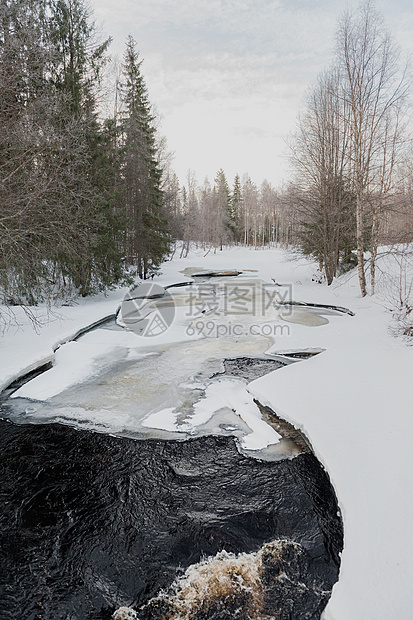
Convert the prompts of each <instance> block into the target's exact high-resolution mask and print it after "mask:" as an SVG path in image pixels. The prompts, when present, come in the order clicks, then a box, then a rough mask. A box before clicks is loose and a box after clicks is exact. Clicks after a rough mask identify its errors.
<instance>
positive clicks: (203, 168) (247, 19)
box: [92, 0, 413, 187]
mask: <svg viewBox="0 0 413 620" xmlns="http://www.w3.org/2000/svg"><path fill="white" fill-rule="evenodd" d="M375 4H376V7H377V8H378V9H379V10H380V11H381V12H382V13H383V14H384V17H385V21H386V24H387V26H388V28H389V30H390V31H391V32H392V34H393V35H394V37H395V39H396V40H397V42H398V43H399V44H400V45H401V47H402V48H403V50H404V51H406V52H409V51H411V50H412V48H413V38H412V35H413V3H412V2H411V0H387V1H386V0H377V2H376V3H375ZM357 5H358V3H357V2H347V1H345V0H118V1H117V2H114V0H94V2H93V4H92V6H93V7H94V16H95V20H96V23H97V24H98V25H99V26H101V27H102V29H103V31H104V33H105V34H106V35H110V36H111V37H112V38H113V43H112V45H111V53H112V54H113V55H116V54H118V55H119V56H120V57H121V56H122V54H123V50H124V45H125V40H126V37H127V36H128V35H129V34H131V35H132V36H133V37H134V38H135V39H136V41H137V44H138V49H139V51H140V57H141V58H142V59H143V60H144V62H143V65H142V72H143V75H144V78H145V81H146V84H147V86H148V91H149V97H150V100H151V102H152V103H153V104H155V105H156V108H157V111H158V114H159V115H160V117H161V131H162V133H163V134H164V135H165V136H166V139H167V142H168V147H169V150H170V151H173V152H174V156H175V157H174V162H173V168H174V169H175V171H176V172H177V174H178V176H179V177H180V179H181V182H183V181H184V180H185V178H186V174H187V171H188V169H191V170H193V171H194V172H195V174H196V176H197V179H198V181H199V182H201V183H202V182H203V180H204V178H205V177H206V176H208V177H209V179H210V181H213V179H214V177H215V174H216V172H217V171H218V170H219V169H220V168H222V169H223V170H224V171H225V172H226V174H227V178H228V181H229V182H230V184H231V185H232V182H233V178H234V176H235V174H236V173H237V172H238V173H239V174H240V175H242V174H244V173H249V175H250V176H251V178H252V179H253V181H255V182H256V183H258V184H260V183H261V182H262V181H263V180H264V179H267V180H268V181H270V183H272V184H273V185H274V186H276V187H277V186H279V185H280V184H281V183H282V181H283V180H286V179H287V178H288V163H287V162H286V161H285V152H286V146H285V139H286V137H287V135H288V132H290V131H291V130H293V128H294V125H295V121H296V118H297V115H298V113H299V111H300V109H303V106H304V104H305V93H306V90H308V88H309V87H310V86H311V85H312V84H314V82H315V80H316V78H317V75H318V73H319V72H320V71H321V70H322V69H323V68H325V67H327V66H328V65H329V63H330V61H331V58H332V54H333V49H334V34H335V30H336V26H337V20H338V19H339V17H340V16H341V15H342V13H343V11H344V10H345V9H346V7H348V6H350V7H354V6H357Z"/></svg>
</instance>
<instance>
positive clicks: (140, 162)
mask: <svg viewBox="0 0 413 620" xmlns="http://www.w3.org/2000/svg"><path fill="white" fill-rule="evenodd" d="M141 65H142V61H141V60H139V53H138V52H137V50H136V42H135V41H134V39H133V38H132V37H131V36H129V37H128V39H127V43H126V52H125V57H124V70H123V75H124V80H125V81H124V82H123V83H122V84H121V86H120V91H121V99H122V103H123V111H122V114H121V135H122V164H121V176H122V186H123V192H124V198H123V199H124V204H125V210H126V215H127V230H126V232H125V240H124V244H125V247H124V249H125V255H126V260H127V263H128V264H129V265H134V266H136V268H137V273H138V275H139V276H140V277H141V278H147V277H148V276H149V275H151V274H152V273H154V272H155V271H156V270H157V269H158V267H159V264H160V263H161V262H162V260H163V259H164V258H165V256H166V254H167V253H168V251H169V244H170V235H169V231H168V226H167V221H166V219H165V217H164V213H163V192H162V189H161V183H162V171H161V169H160V166H159V163H158V158H157V149H156V129H155V126H154V121H155V117H154V116H153V115H152V113H151V106H150V102H149V98H148V92H147V89H146V85H145V81H144V79H143V76H142V73H141Z"/></svg>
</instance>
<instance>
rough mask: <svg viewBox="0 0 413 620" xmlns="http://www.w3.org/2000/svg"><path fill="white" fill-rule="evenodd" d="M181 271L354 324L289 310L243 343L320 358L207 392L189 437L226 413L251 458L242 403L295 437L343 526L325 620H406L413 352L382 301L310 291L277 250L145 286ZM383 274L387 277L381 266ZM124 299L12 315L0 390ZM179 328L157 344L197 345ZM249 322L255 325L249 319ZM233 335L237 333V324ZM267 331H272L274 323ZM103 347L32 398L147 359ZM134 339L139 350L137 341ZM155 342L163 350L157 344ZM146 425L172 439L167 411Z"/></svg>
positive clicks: (168, 270)
mask: <svg viewBox="0 0 413 620" xmlns="http://www.w3.org/2000/svg"><path fill="white" fill-rule="evenodd" d="M187 267H195V268H199V269H200V270H201V269H238V270H240V271H244V274H250V275H251V277H254V278H260V279H262V280H264V281H265V282H273V281H275V282H277V283H279V284H291V288H290V289H289V291H290V293H291V296H292V298H293V299H294V300H295V301H305V302H313V303H322V304H332V305H336V306H342V307H346V308H349V309H350V310H352V311H353V312H354V313H355V316H350V315H347V314H340V315H338V314H328V313H322V312H315V313H314V312H313V313H311V312H310V313H308V312H307V311H303V310H300V309H296V310H295V311H293V312H292V313H285V314H284V315H283V317H284V318H283V319H282V318H281V320H280V319H279V320H278V324H282V325H284V326H286V325H288V327H289V329H288V330H278V331H276V332H274V333H275V336H273V337H272V336H271V335H269V333H268V334H265V336H266V338H265V339H264V340H263V339H262V334H261V336H260V337H258V336H257V335H254V333H251V340H253V339H255V341H254V346H256V347H257V346H258V345H257V344H256V342H258V341H259V342H260V346H263V345H265V346H264V350H265V349H266V350H267V353H269V354H270V355H269V356H271V354H276V353H279V352H284V353H285V352H288V351H294V350H299V351H302V350H304V349H323V350H324V351H323V352H322V353H320V354H319V355H316V356H314V357H312V358H311V359H308V360H303V361H300V362H298V363H293V364H291V365H289V366H287V367H285V368H282V369H280V370H276V371H274V372H272V373H270V374H268V375H266V376H265V377H263V378H261V379H257V380H255V381H253V382H252V383H250V384H249V385H248V390H249V393H250V396H248V398H247V397H245V395H241V394H240V393H238V391H237V388H236V386H237V385H240V383H238V384H236V383H234V382H233V381H231V380H229V379H226V380H223V381H222V382H221V383H215V384H211V385H210V386H209V387H208V388H207V394H206V396H207V398H206V399H205V400H204V401H200V403H198V404H197V406H196V408H195V411H194V415H193V416H192V418H191V419H190V420H189V421H190V422H191V423H192V424H193V425H194V426H195V425H196V423H198V422H204V421H205V420H206V419H208V417H210V416H211V415H213V413H214V407H215V408H218V407H220V406H223V405H222V403H223V402H224V401H227V403H229V406H233V407H234V409H237V410H238V412H239V414H240V415H241V417H243V422H245V423H246V424H247V425H249V427H250V428H251V430H252V433H251V434H250V435H248V434H247V435H246V436H245V437H244V439H243V441H244V444H246V447H247V448H251V449H254V448H256V447H259V445H263V444H260V443H259V438H260V437H262V436H263V435H265V430H264V432H263V429H262V427H261V423H262V421H261V420H260V419H259V417H257V416H256V415H255V414H254V411H253V410H252V408H251V407H252V405H251V403H252V401H251V395H252V396H254V397H256V398H258V399H259V400H260V401H261V402H262V403H263V404H268V405H269V406H270V407H271V408H272V409H273V410H274V411H275V412H276V413H277V414H279V415H280V416H281V417H284V418H285V419H287V420H288V421H290V422H292V423H293V424H294V425H295V426H296V427H297V428H300V429H301V430H302V431H303V432H304V433H305V435H306V437H307V438H308V440H309V441H310V442H311V445H312V447H313V449H314V451H315V453H316V455H317V456H318V458H319V459H320V461H321V462H322V463H323V464H324V466H325V468H326V470H327V471H328V473H329V475H330V478H331V480H332V482H333V485H334V488H335V490H336V493H337V497H338V500H339V504H340V507H341V510H342V514H343V518H344V528H345V546H344V551H343V554H342V567H341V575H340V580H339V582H338V583H337V584H336V586H335V587H334V590H333V596H332V598H331V601H330V602H329V604H328V606H327V609H326V611H325V613H324V618H325V619H326V620H370V619H371V620H389V618H397V620H410V618H411V617H412V608H413V594H412V590H411V583H412V581H413V535H412V529H413V526H412V524H413V496H412V493H411V473H412V471H413V451H412V449H411V447H410V443H411V440H412V437H413V384H412V381H411V370H412V368H413V347H410V346H408V345H407V344H406V343H405V342H403V341H402V340H401V339H396V338H394V337H393V336H392V335H391V334H390V333H389V329H388V327H389V322H390V314H389V313H388V312H387V311H386V307H385V306H386V303H385V300H384V298H383V297H382V296H380V294H379V295H377V296H375V297H367V298H364V299H363V298H361V296H360V293H359V289H358V283H357V278H356V276H353V277H349V276H348V275H346V276H343V277H342V278H341V279H340V280H339V281H338V282H337V283H335V284H334V285H333V286H332V287H326V286H324V285H319V284H317V283H316V282H314V281H313V275H314V273H315V266H314V264H312V263H310V262H309V261H307V260H305V259H303V258H301V259H298V260H291V257H290V255H289V253H288V252H285V251H283V250H280V249H272V250H269V249H263V250H252V249H240V248H233V249H230V250H224V251H222V252H216V253H215V254H214V253H212V252H210V253H209V254H208V255H207V256H205V257H204V256H203V253H202V252H201V251H195V252H193V253H192V254H191V255H190V256H189V257H188V258H186V259H174V260H173V261H170V262H167V263H165V264H164V265H163V266H162V276H161V277H160V278H157V279H156V280H155V281H156V282H158V283H160V284H162V285H166V284H171V283H173V282H178V281H181V282H182V281H184V280H185V279H186V277H185V275H184V274H182V270H184V269H185V268H187ZM388 268H389V269H391V262H389V263H388ZM247 270H256V271H247ZM395 275H396V276H397V274H395ZM124 292H125V291H123V290H118V291H114V292H112V293H110V295H108V296H107V297H103V296H102V297H99V298H95V299H92V300H86V301H85V300H82V302H80V303H79V305H76V306H73V307H63V308H60V309H59V310H56V311H55V312H54V313H53V314H52V315H51V316H50V319H51V320H50V321H46V322H45V323H44V324H43V325H41V326H40V327H39V328H38V331H37V332H35V331H34V330H33V329H32V327H31V324H30V322H29V321H28V320H26V319H25V316H24V315H23V314H21V315H20V317H19V318H20V326H19V327H18V328H16V327H13V326H11V327H9V329H8V330H6V331H5V333H4V334H3V335H2V336H0V350H1V357H0V388H4V387H5V386H6V385H8V384H9V383H10V381H11V380H12V379H13V378H16V377H17V376H20V375H21V374H22V373H23V371H27V370H28V369H30V368H33V367H35V366H36V365H37V364H38V363H39V362H41V361H46V360H48V359H52V358H53V352H54V350H55V349H56V347H57V346H58V345H59V344H60V343H61V342H62V341H65V340H68V339H70V337H71V336H73V335H74V334H76V333H77V332H78V331H79V329H81V328H82V327H84V326H86V325H87V324H89V323H93V322H95V321H97V320H99V318H102V317H105V316H108V315H110V314H112V313H114V312H116V309H117V308H118V306H119V304H120V302H121V300H122V298H123V295H124ZM386 294H388V292H386ZM306 312H307V315H306V314H305V313H306ZM305 316H307V319H305ZM188 320H189V319H186V323H185V321H184V316H183V314H179V312H178V322H177V324H176V325H175V326H173V327H172V328H171V329H170V330H169V335H164V336H163V338H164V342H169V343H170V342H172V341H174V340H179V339H180V338H186V339H187V340H188V341H189V340H191V339H192V340H191V342H193V341H194V340H196V339H199V338H200V337H204V336H205V334H200V333H196V330H195V332H194V333H192V332H191V331H189V332H188V329H183V328H184V327H185V325H188ZM251 320H252V321H254V320H255V318H254V317H252V318H251V317H250V321H251ZM243 321H244V322H243ZM303 321H304V322H306V323H307V324H306V325H305V324H303ZM255 322H256V323H258V321H256V320H255ZM241 323H242V325H244V324H245V318H243V319H242V321H241ZM265 324H266V326H267V327H268V330H269V331H271V329H270V326H271V325H273V323H272V318H271V320H270V318H268V320H267V322H266V323H265ZM259 325H262V321H261V322H260V323H259ZM226 327H227V328H228V321H227V323H226ZM213 329H214V330H215V331H214V334H213V336H214V341H212V338H211V347H213V346H214V345H216V346H218V344H219V339H220V338H219V337H220V334H219V333H217V324H216V323H215V327H214V328H213ZM221 329H222V327H221ZM211 330H212V323H211ZM113 334H114V335H113ZM231 337H232V336H231ZM107 338H108V339H109V340H110V342H109V340H106V341H105V343H104V346H103V347H102V345H101V344H100V345H99V347H100V348H99V347H97V343H94V342H93V337H92V338H91V340H90V341H87V340H85V345H84V346H83V348H78V349H77V348H76V346H68V345H65V346H66V348H65V347H62V348H61V349H59V350H58V352H57V358H58V357H60V359H56V361H57V363H56V366H55V373H56V372H57V371H58V369H59V367H60V369H63V368H67V369H72V373H73V374H72V375H71V376H70V377H68V375H67V373H64V374H65V376H63V377H60V378H58V379H56V376H57V375H56V374H55V375H53V376H54V377H55V378H54V379H53V381H50V382H49V386H48V385H47V384H48V382H47V381H46V384H44V383H43V388H42V389H44V388H45V387H48V389H49V393H48V394H44V393H43V396H42V397H44V398H46V397H48V396H50V394H51V393H52V392H54V393H55V392H56V390H59V389H64V388H66V387H67V386H68V385H71V384H73V383H76V382H78V381H81V380H82V378H85V377H87V376H88V375H89V373H90V372H91V368H93V369H94V371H96V364H97V363H98V361H99V360H100V361H101V360H103V359H105V356H106V357H108V356H113V355H116V351H119V350H121V349H122V347H123V348H124V349H125V350H127V354H128V355H129V356H135V357H139V356H142V355H147V353H148V340H149V339H148V338H146V339H141V340H145V341H146V342H145V343H142V344H141V343H138V342H137V341H136V342H135V344H134V346H133V347H131V345H130V344H125V342H123V341H122V339H124V335H123V333H122V332H120V333H118V332H113V333H112V335H111V336H107ZM136 338H137V339H138V340H139V337H138V336H137V337H136ZM226 338H227V339H226V341H225V343H226V344H225V347H226V346H227V343H228V342H230V340H229V338H230V337H229V336H228V334H227V335H226ZM158 342H162V337H160V340H158ZM151 343H152V344H154V343H155V341H154V340H151ZM73 344H74V343H73ZM144 344H145V346H144ZM105 347H106V348H105ZM225 347H224V346H223V347H222V348H223V350H224V349H225ZM59 351H60V353H59ZM81 351H82V352H81ZM87 351H89V353H88V354H87V355H86V353H87ZM80 352H81V353H80ZM79 353H80V354H81V356H82V359H79ZM83 356H85V357H83ZM50 376H52V375H50ZM51 384H52V387H53V389H52V388H51ZM39 385H40V384H39ZM59 386H60V387H59ZM39 389H40V388H39ZM240 389H241V388H240ZM40 397H41V396H38V398H40ZM151 415H152V422H151V420H150V418H151V416H149V417H148V418H147V419H146V424H149V425H150V424H151V423H152V424H153V426H155V427H156V426H158V427H161V428H167V429H170V430H174V428H175V425H176V416H175V414H174V412H173V409H170V408H169V409H168V408H166V409H165V410H160V411H158V412H155V413H153V414H151ZM197 416H198V417H197ZM148 420H149V421H148ZM187 423H188V421H187ZM267 428H268V433H267V434H268V435H269V434H270V431H271V430H273V429H270V428H269V427H267ZM254 432H255V434H254ZM276 440H277V438H276V437H275V438H274V441H276Z"/></svg>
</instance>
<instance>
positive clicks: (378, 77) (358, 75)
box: [337, 0, 409, 297]
mask: <svg viewBox="0 0 413 620" xmlns="http://www.w3.org/2000/svg"><path fill="white" fill-rule="evenodd" d="M337 58H338V66H339V67H340V69H341V72H342V87H341V96H342V98H343V100H344V101H345V103H346V105H347V107H348V108H349V109H350V114H349V116H348V117H346V121H347V123H348V128H349V132H350V136H351V142H352V161H351V166H352V174H353V180H354V191H355V194H356V224H357V261H358V274H359V284H360V290H361V294H362V295H363V297H364V296H365V295H366V294H367V288H366V275H365V269H364V249H365V248H364V246H365V210H366V207H367V205H368V199H369V197H370V198H371V196H372V194H373V193H374V191H376V192H377V191H379V195H381V192H382V191H383V190H384V189H385V187H386V186H388V184H387V182H386V183H382V184H381V186H380V181H379V187H378V186H377V176H378V171H379V170H380V171H381V172H380V177H381V179H382V180H383V179H385V178H386V177H387V179H388V178H389V177H388V175H389V167H390V168H391V167H392V165H393V163H394V158H393V157H392V156H389V155H388V153H389V150H392V147H391V145H392V144H393V145H394V144H395V133H394V131H397V129H396V128H397V123H396V124H394V123H393V122H392V120H391V119H392V116H393V115H394V114H396V113H398V111H399V110H400V105H401V102H402V101H403V100H404V99H405V98H406V96H407V93H408V89H409V87H408V83H407V80H406V72H405V71H404V72H403V71H402V72H401V73H400V70H399V68H400V62H399V61H400V54H399V51H398V49H397V47H396V46H395V44H394V42H393V40H392V38H391V36H390V35H389V33H388V32H387V31H386V29H385V27H384V25H383V20H382V17H381V16H380V14H379V13H377V11H376V10H375V8H374V5H373V4H372V3H371V2H370V0H369V1H368V2H366V3H364V4H362V5H361V6H360V7H359V9H358V12H357V13H356V14H355V13H352V12H351V11H346V12H345V13H344V15H343V17H342V19H341V21H340V23H339V28H338V33H337ZM390 127H392V131H390ZM381 199H382V197H381V198H380V199H379V200H381ZM376 216H377V210H376V212H375V216H374V219H373V221H374V223H375V224H374V225H376V223H377V222H376ZM374 234H375V233H374ZM373 265H374V262H373ZM373 275H374V267H373Z"/></svg>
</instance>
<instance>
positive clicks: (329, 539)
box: [0, 420, 342, 620]
mask: <svg viewBox="0 0 413 620" xmlns="http://www.w3.org/2000/svg"><path fill="white" fill-rule="evenodd" d="M0 481H1V483H0V484H1V516H0V537H1V554H2V564H1V569H0V570H1V573H0V618H1V619H2V620H8V619H9V618H10V619H13V620H15V619H17V618H19V619H20V620H40V619H41V620H69V619H70V620H72V619H73V620H75V619H76V620H81V619H105V618H109V617H110V616H111V614H112V613H113V611H114V610H115V609H116V608H118V607H119V606H121V605H128V606H133V607H134V608H135V609H136V608H139V607H140V606H142V605H144V604H146V603H147V602H148V601H149V600H150V599H151V598H152V597H155V596H156V595H157V594H158V593H159V591H160V589H161V588H167V587H168V586H170V584H171V583H172V582H173V581H174V579H175V578H176V576H177V575H179V574H181V573H182V572H183V571H184V570H185V569H186V568H187V567H188V566H190V565H191V564H194V563H196V562H199V560H200V559H202V558H203V557H206V556H213V555H215V554H216V553H218V552H220V551H223V550H224V551H227V552H231V553H240V552H256V551H258V550H259V549H260V548H261V547H262V545H263V544H264V543H267V542H269V541H272V540H274V539H288V540H291V541H295V542H296V543H299V544H300V545H301V546H302V548H303V549H304V551H305V552H306V557H307V560H308V563H309V566H310V565H311V571H310V572H311V575H310V577H311V583H312V584H313V585H314V584H315V586H314V587H315V588H316V589H318V590H320V592H322V594H320V596H319V600H318V601H317V605H316V606H315V608H314V609H316V610H317V614H318V615H317V614H315V615H308V614H307V615H302V616H300V615H297V614H296V613H295V612H294V613H295V615H292V616H288V617H291V618H299V617H300V618H301V617H302V618H304V617H305V618H313V617H314V618H315V617H319V612H320V611H321V609H322V608H323V607H324V605H325V604H326V602H327V599H328V596H329V591H330V590H331V587H332V585H333V583H334V582H335V581H336V580H337V575H338V567H339V556H338V554H339V551H340V550H341V548H342V526H341V521H340V519H339V517H338V516H337V503H336V500H335V496H334V493H333V491H332V488H331V485H330V483H329V481H328V479H327V477H326V475H325V473H324V471H323V470H322V468H321V466H320V464H319V463H318V461H317V460H316V459H315V457H314V456H313V455H312V454H302V455H300V456H298V457H296V458H294V459H291V460H283V461H278V462H260V461H257V460H254V459H251V458H246V457H245V456H243V455H242V454H240V453H239V452H238V450H237V449H236V446H235V443H234V439H233V438H231V437H202V438H198V439H193V440H189V441H184V442H177V441H160V440H145V441H135V440H131V439H126V438H119V437H112V436H109V435H104V434H97V433H92V432H87V431H79V430H75V429H72V428H69V427H63V426H59V425H33V426H32V425H14V424H12V423H10V422H6V421H1V420H0ZM309 570H310V569H309ZM300 578H301V579H303V576H301V577H300ZM290 598H291V597H290ZM314 613H315V611H314ZM154 617H155V616H154ZM157 617H161V616H157ZM165 617H166V616H165ZM169 617H171V616H169ZM198 617H208V616H207V615H204V616H202V614H201V616H198ZM211 617H212V616H211ZM214 617H216V618H219V617H227V616H225V614H221V615H219V614H218V616H214Z"/></svg>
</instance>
